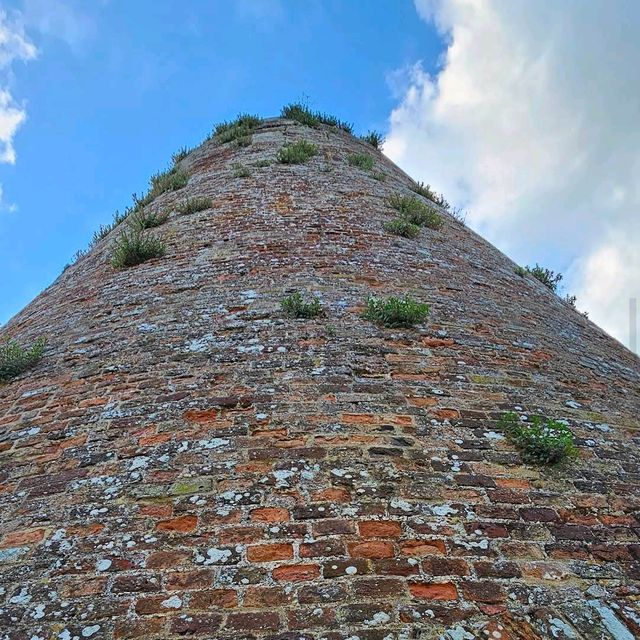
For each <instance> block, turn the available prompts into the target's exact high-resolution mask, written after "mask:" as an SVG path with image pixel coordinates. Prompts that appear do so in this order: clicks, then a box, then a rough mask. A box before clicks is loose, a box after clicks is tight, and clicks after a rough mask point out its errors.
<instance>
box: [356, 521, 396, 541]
mask: <svg viewBox="0 0 640 640" xmlns="http://www.w3.org/2000/svg"><path fill="white" fill-rule="evenodd" d="M358 530H359V531H360V535H361V536H363V537H365V538H397V537H398V536H399V535H401V533H402V528H401V526H400V523H399V522H394V521H393V520H365V521H364V522H359V523H358Z"/></svg>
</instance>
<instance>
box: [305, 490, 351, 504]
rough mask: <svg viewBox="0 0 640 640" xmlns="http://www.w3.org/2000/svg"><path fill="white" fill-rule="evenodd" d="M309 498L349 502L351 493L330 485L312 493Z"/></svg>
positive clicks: (322, 500) (315, 500)
mask: <svg viewBox="0 0 640 640" xmlns="http://www.w3.org/2000/svg"><path fill="white" fill-rule="evenodd" d="M311 499H312V500H313V501H314V502H349V501H350V500H351V494H350V493H349V492H348V491H347V490H346V489H342V488H339V487H331V489H325V490H324V491H318V492H316V493H314V494H313V496H312V498H311Z"/></svg>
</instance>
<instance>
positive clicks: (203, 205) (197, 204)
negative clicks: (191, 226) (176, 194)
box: [176, 198, 213, 215]
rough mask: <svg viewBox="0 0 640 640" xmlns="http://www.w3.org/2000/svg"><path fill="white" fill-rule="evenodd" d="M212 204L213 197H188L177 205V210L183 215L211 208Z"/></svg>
mask: <svg viewBox="0 0 640 640" xmlns="http://www.w3.org/2000/svg"><path fill="white" fill-rule="evenodd" d="M212 206H213V201H212V200H211V198H187V199H186V200H185V201H184V202H181V203H180V204H179V205H178V206H177V207H176V211H177V212H178V213H180V214H182V215H187V214H189V213H197V212H198V211H204V210H205V209H211V207H212Z"/></svg>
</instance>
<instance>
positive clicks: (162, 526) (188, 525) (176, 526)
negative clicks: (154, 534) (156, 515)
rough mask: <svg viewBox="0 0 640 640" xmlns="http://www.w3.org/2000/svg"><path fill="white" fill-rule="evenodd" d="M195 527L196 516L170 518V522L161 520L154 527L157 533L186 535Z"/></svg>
mask: <svg viewBox="0 0 640 640" xmlns="http://www.w3.org/2000/svg"><path fill="white" fill-rule="evenodd" d="M197 526H198V518H197V516H178V517H177V518H171V520H161V521H160V522H158V524H157V525H156V529H157V530H158V531H180V532H182V533H187V532H189V531H194V530H195V528H196V527H197Z"/></svg>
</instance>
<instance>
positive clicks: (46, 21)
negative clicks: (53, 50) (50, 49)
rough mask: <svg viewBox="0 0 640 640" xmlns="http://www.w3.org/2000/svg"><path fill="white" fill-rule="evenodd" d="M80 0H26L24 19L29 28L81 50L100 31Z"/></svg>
mask: <svg viewBox="0 0 640 640" xmlns="http://www.w3.org/2000/svg"><path fill="white" fill-rule="evenodd" d="M87 8H88V7H87V3H86V2H84V3H83V2H82V1H79V0H23V1H22V9H21V14H22V19H23V21H24V24H25V25H27V27H28V28H29V29H33V30H35V31H37V32H38V33H40V34H42V35H43V36H49V37H52V38H55V39H57V40H61V41H62V42H64V43H66V44H67V45H68V46H69V47H70V48H71V49H72V50H73V51H74V52H75V53H81V52H82V50H83V48H84V46H85V45H86V43H87V42H88V41H90V40H91V38H93V36H94V35H95V33H96V24H95V22H94V20H93V19H92V17H91V16H90V15H89V14H88V13H87Z"/></svg>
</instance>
